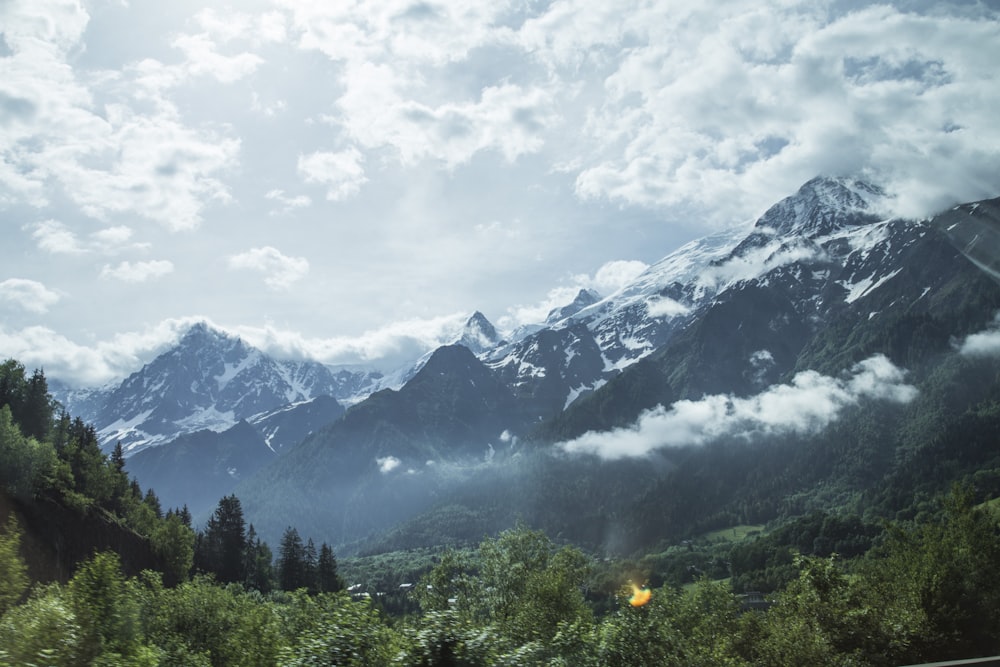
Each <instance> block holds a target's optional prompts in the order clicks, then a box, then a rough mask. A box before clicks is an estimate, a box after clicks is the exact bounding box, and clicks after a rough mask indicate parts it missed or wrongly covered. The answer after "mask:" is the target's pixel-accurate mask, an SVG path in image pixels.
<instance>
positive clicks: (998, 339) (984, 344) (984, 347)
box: [958, 314, 1000, 357]
mask: <svg viewBox="0 0 1000 667" xmlns="http://www.w3.org/2000/svg"><path fill="white" fill-rule="evenodd" d="M958 351H959V352H960V353H961V354H964V355H965V356H967V357H995V356H1000V314H998V315H997V316H996V317H995V318H994V319H993V326H991V327H990V328H988V329H986V330H985V331H979V332H977V333H974V334H970V335H968V336H966V338H965V340H963V341H962V342H961V343H959V345H958Z"/></svg>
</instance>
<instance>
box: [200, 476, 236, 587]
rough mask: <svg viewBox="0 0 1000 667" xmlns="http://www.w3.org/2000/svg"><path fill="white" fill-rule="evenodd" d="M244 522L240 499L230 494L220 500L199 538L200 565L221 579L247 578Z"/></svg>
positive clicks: (225, 581) (231, 580)
mask: <svg viewBox="0 0 1000 667" xmlns="http://www.w3.org/2000/svg"><path fill="white" fill-rule="evenodd" d="M246 544H247V538H246V523H245V522H244V520H243V507H242V505H241V504H240V499H239V498H237V497H236V496H235V495H229V496H226V497H225V498H222V499H221V500H220V501H219V505H218V506H217V507H216V508H215V512H214V513H213V514H212V516H211V518H209V520H208V523H207V524H206V526H205V534H204V536H203V538H202V539H201V540H199V541H198V545H197V547H198V551H199V553H198V558H197V564H198V565H199V567H202V568H204V569H206V570H207V571H209V572H214V573H215V576H216V579H217V580H218V581H220V582H223V583H232V582H241V581H243V580H244V579H245V578H246V572H245V570H244V556H245V551H246Z"/></svg>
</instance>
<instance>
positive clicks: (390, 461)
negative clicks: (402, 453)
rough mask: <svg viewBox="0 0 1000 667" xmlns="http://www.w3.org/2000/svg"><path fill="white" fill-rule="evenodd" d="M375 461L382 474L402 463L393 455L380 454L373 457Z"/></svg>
mask: <svg viewBox="0 0 1000 667" xmlns="http://www.w3.org/2000/svg"><path fill="white" fill-rule="evenodd" d="M375 463H377V464H378V471H379V472H380V473H382V474H383V475H385V474H387V473H390V472H392V471H393V470H395V469H396V468H398V467H399V465H400V464H401V463H402V461H400V460H399V459H397V458H396V457H395V456H382V457H379V458H376V459H375Z"/></svg>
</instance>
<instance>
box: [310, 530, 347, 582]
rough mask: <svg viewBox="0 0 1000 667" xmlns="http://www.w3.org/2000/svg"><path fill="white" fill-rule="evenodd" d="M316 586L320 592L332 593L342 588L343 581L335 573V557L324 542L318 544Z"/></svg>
mask: <svg viewBox="0 0 1000 667" xmlns="http://www.w3.org/2000/svg"><path fill="white" fill-rule="evenodd" d="M316 588H317V589H318V590H319V592H320V593H332V592H336V591H339V590H342V589H343V588H344V582H343V581H342V580H341V578H340V575H339V574H338V573H337V559H336V557H334V555H333V549H331V548H330V545H328V544H327V543H326V542H324V543H323V544H322V545H321V546H320V548H319V558H318V559H317V561H316Z"/></svg>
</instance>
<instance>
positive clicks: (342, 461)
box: [237, 345, 527, 543]
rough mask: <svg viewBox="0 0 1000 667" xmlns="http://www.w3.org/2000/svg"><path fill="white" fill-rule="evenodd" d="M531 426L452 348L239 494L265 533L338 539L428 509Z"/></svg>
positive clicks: (486, 374) (507, 396)
mask: <svg viewBox="0 0 1000 667" xmlns="http://www.w3.org/2000/svg"><path fill="white" fill-rule="evenodd" d="M526 425H527V417H526V416H525V414H524V412H523V410H522V408H521V405H520V403H519V402H518V401H517V399H516V398H515V397H514V395H513V394H512V393H511V392H510V390H509V389H508V388H507V387H506V386H505V385H504V384H503V383H502V382H500V381H499V380H498V378H497V377H496V376H495V375H494V374H493V373H492V372H491V371H490V370H489V369H488V368H487V367H486V366H485V365H483V363H482V362H480V361H479V360H478V359H477V358H476V357H475V355H473V354H472V352H470V351H469V350H468V349H466V348H465V347H462V346H459V345H453V346H446V347H442V348H439V349H438V350H437V351H436V352H434V354H433V355H431V357H430V358H429V359H428V360H427V362H426V363H425V364H424V365H423V367H422V368H421V369H420V370H419V371H418V372H417V373H416V375H414V377H413V378H412V379H411V380H410V381H409V382H407V383H406V385H405V386H404V387H402V388H401V389H400V390H399V391H393V390H388V389H387V390H383V391H380V392H377V393H375V394H372V395H371V396H370V397H368V398H367V399H366V400H364V401H362V402H361V403H359V404H357V405H355V406H353V407H351V408H350V409H348V411H347V413H346V414H345V415H344V416H343V418H341V419H339V420H338V421H336V422H334V423H333V424H331V425H330V426H328V427H326V428H324V429H322V430H321V431H319V432H317V433H315V434H313V435H312V436H311V437H309V438H307V439H306V440H305V441H303V442H302V443H301V444H300V445H298V446H296V447H294V448H292V449H291V450H290V451H288V452H287V453H286V454H285V455H284V456H282V457H281V458H280V459H278V460H276V461H275V462H274V463H273V464H271V465H269V466H268V467H267V468H265V469H263V470H261V471H260V473H259V474H257V475H256V476H255V477H254V478H253V479H251V480H249V481H247V482H244V483H242V484H241V485H240V486H239V487H238V489H237V492H238V493H239V494H240V497H241V499H243V503H244V507H245V508H246V511H247V513H248V515H253V516H254V517H255V518H254V522H255V526H256V527H257V529H258V531H259V532H260V533H261V534H262V535H265V536H267V535H274V536H276V535H279V534H280V532H281V531H282V530H284V528H285V527H286V526H288V525H291V524H292V523H295V525H297V526H299V528H300V530H303V531H304V532H305V533H307V534H310V535H314V536H317V537H319V538H320V539H325V540H328V541H330V542H333V543H341V542H343V541H345V540H350V539H357V538H358V537H362V536H364V535H366V534H367V533H368V532H370V531H372V530H375V529H381V528H385V527H387V526H389V525H391V523H393V522H394V521H397V520H400V519H402V518H405V517H406V516H408V515H410V514H412V513H413V512H415V511H417V510H418V509H420V508H422V507H425V506H426V505H427V504H428V503H429V502H431V500H432V499H433V497H434V495H435V494H436V493H438V492H439V490H440V489H441V488H442V486H443V485H447V483H448V480H447V477H448V475H451V474H453V473H456V474H457V472H458V469H459V468H461V467H462V466H473V467H474V466H476V465H478V464H480V463H484V462H487V461H489V460H490V459H491V458H492V457H493V456H494V455H495V454H496V453H498V452H500V451H502V450H504V449H506V448H509V446H510V443H511V442H513V436H514V435H515V434H517V433H518V432H521V431H523V430H524V429H525V428H526ZM316 508H322V509H321V510H320V511H316Z"/></svg>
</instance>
